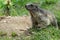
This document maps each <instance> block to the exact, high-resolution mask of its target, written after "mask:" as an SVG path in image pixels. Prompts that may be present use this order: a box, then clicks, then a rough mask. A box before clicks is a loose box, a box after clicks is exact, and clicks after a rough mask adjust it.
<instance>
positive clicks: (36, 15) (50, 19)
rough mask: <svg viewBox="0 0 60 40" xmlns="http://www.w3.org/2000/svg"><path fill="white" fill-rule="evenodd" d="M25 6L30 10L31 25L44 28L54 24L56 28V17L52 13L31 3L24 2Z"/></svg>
mask: <svg viewBox="0 0 60 40" xmlns="http://www.w3.org/2000/svg"><path fill="white" fill-rule="evenodd" d="M25 8H26V9H27V10H28V11H29V12H30V14H31V19H32V24H33V27H37V28H46V27H47V26H48V25H51V24H52V25H54V27H56V28H57V29H58V24H57V19H56V17H55V16H54V14H53V13H51V12H49V11H47V10H44V9H42V8H40V7H38V6H37V5H35V4H33V3H31V4H26V5H25Z"/></svg>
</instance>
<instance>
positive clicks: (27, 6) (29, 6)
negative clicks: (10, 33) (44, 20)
mask: <svg viewBox="0 0 60 40" xmlns="http://www.w3.org/2000/svg"><path fill="white" fill-rule="evenodd" d="M25 8H26V9H27V10H28V11H33V10H34V11H35V10H36V11H37V9H38V6H37V5H36V4H33V3H31V4H26V5H25Z"/></svg>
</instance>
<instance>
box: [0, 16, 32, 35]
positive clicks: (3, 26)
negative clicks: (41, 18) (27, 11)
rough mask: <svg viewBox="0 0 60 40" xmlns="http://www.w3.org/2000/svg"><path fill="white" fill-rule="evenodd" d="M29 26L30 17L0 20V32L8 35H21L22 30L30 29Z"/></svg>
mask: <svg viewBox="0 0 60 40" xmlns="http://www.w3.org/2000/svg"><path fill="white" fill-rule="evenodd" d="M31 26H32V22H31V18H30V16H15V17H11V16H8V17H1V18H0V31H3V32H7V34H8V35H9V34H10V33H12V32H16V33H17V34H20V33H23V32H24V30H27V29H29V28H31Z"/></svg>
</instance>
